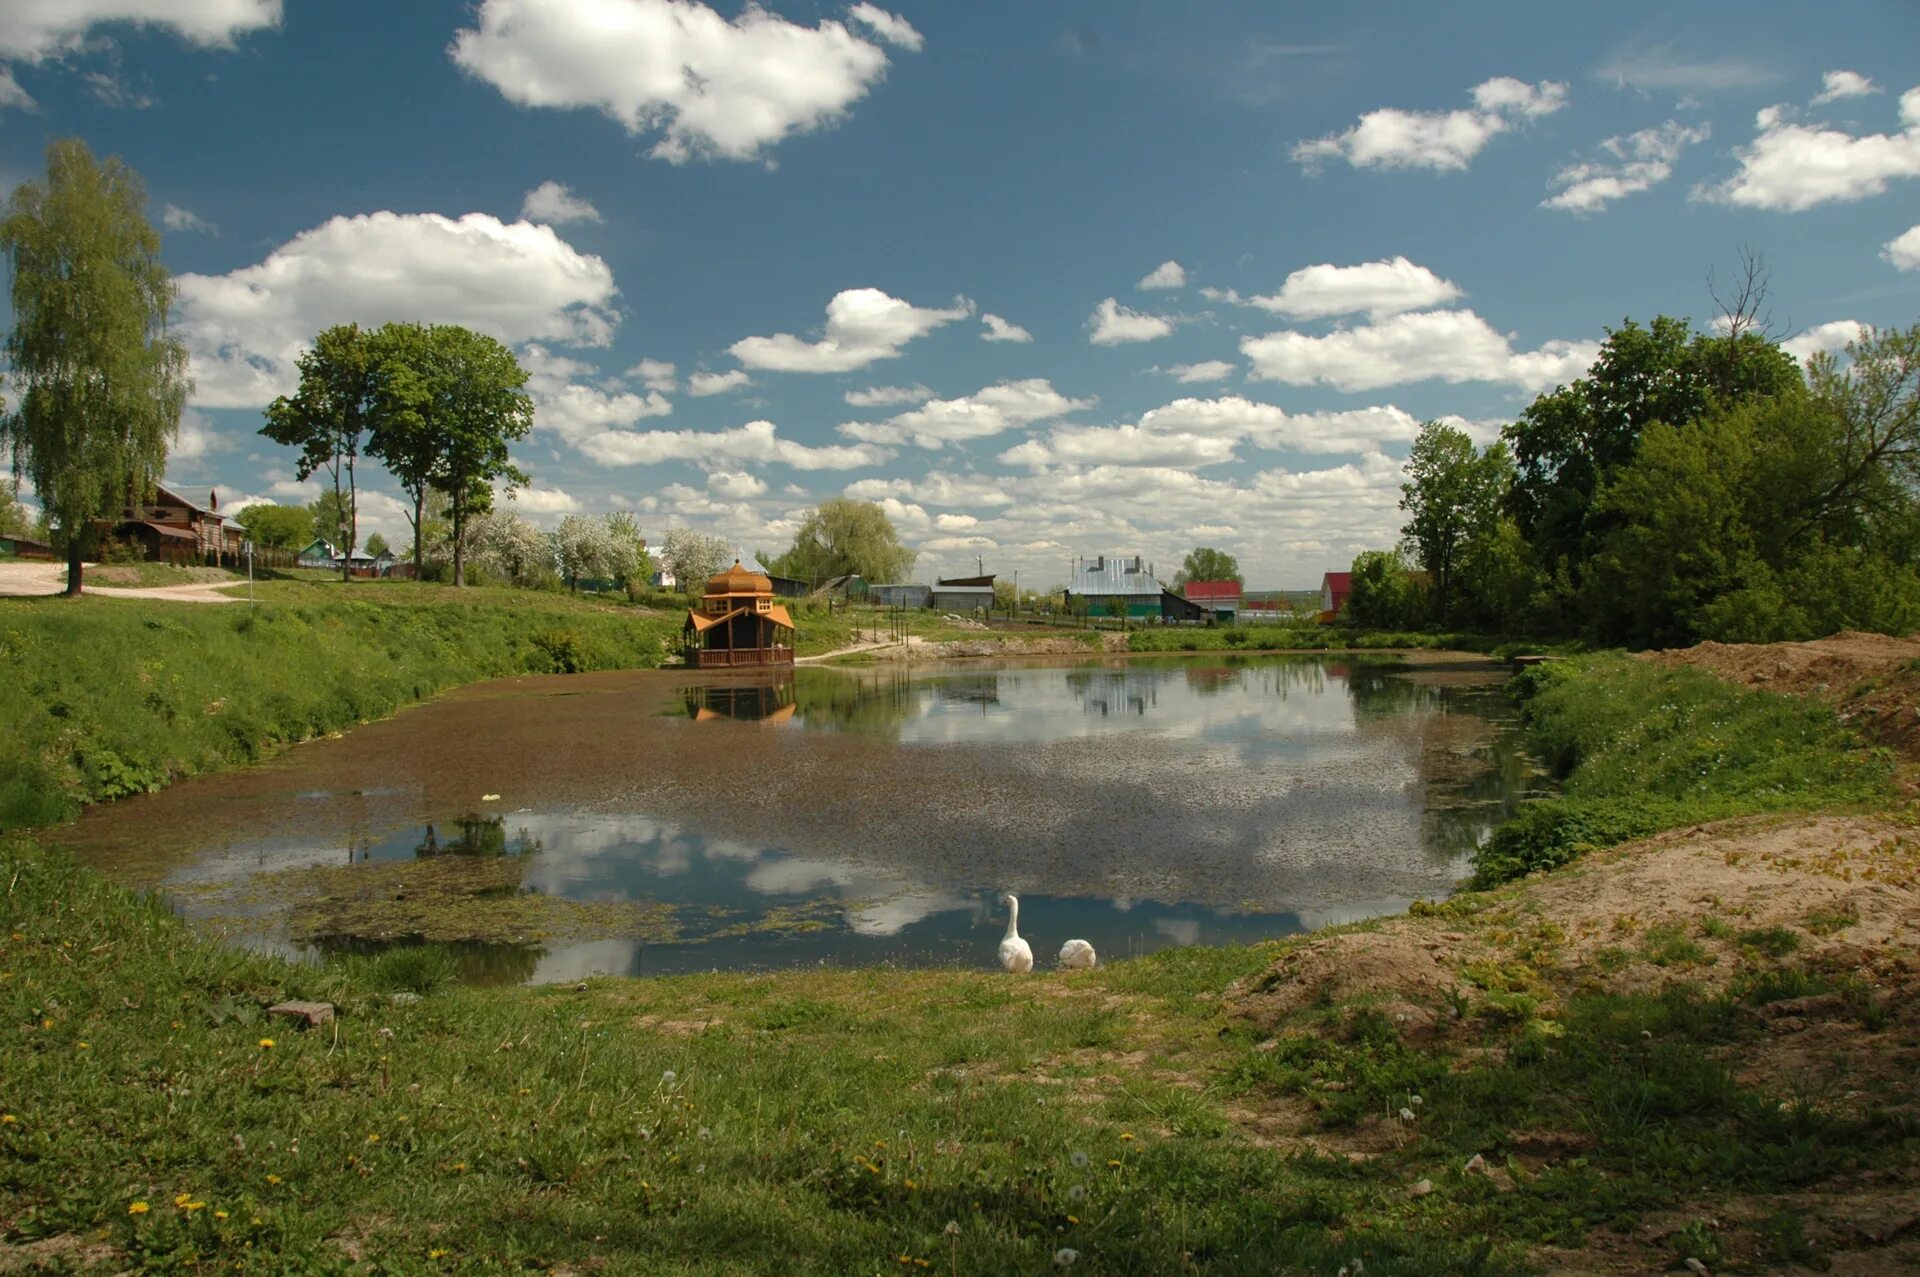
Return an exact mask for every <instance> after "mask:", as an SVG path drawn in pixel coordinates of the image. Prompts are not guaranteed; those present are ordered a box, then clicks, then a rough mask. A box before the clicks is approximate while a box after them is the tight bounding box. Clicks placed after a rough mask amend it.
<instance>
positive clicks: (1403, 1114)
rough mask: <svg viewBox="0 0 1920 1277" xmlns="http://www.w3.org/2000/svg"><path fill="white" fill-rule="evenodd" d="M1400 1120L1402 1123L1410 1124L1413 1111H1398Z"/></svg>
mask: <svg viewBox="0 0 1920 1277" xmlns="http://www.w3.org/2000/svg"><path fill="white" fill-rule="evenodd" d="M1400 1120H1401V1121H1403V1122H1411V1121H1412V1120H1413V1110H1412V1109H1401V1110H1400Z"/></svg>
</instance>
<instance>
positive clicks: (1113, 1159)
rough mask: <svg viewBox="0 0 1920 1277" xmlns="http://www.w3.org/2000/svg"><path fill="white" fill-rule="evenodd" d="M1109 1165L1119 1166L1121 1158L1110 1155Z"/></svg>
mask: <svg viewBox="0 0 1920 1277" xmlns="http://www.w3.org/2000/svg"><path fill="white" fill-rule="evenodd" d="M1107 1165H1108V1166H1118V1165H1120V1159H1119V1158H1117V1157H1109V1158H1108V1159H1107Z"/></svg>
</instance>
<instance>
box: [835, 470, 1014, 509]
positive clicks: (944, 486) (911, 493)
mask: <svg viewBox="0 0 1920 1277" xmlns="http://www.w3.org/2000/svg"><path fill="white" fill-rule="evenodd" d="M846 493H847V495H848V496H850V497H852V498H854V499H855V500H857V501H878V500H880V499H881V498H883V497H888V496H899V497H905V498H907V499H908V500H912V501H922V502H925V503H926V504H928V505H942V506H948V507H961V508H965V509H980V508H985V507H991V506H1004V505H1011V504H1012V503H1013V501H1014V496H1013V494H1012V493H1010V492H1009V491H1007V485H1006V483H1005V482H1004V481H1003V480H1001V479H999V478H989V477H987V476H985V475H972V474H969V475H955V474H947V473H945V472H943V471H938V470H935V471H930V472H928V473H927V474H925V475H922V476H921V477H920V478H918V479H906V478H891V479H857V480H855V481H854V482H852V483H850V484H848V485H847V488H846Z"/></svg>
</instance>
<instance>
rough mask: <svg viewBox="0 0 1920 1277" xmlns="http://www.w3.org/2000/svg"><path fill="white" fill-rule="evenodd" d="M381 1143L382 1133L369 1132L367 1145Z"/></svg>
mask: <svg viewBox="0 0 1920 1277" xmlns="http://www.w3.org/2000/svg"><path fill="white" fill-rule="evenodd" d="M379 1142H380V1133H379V1132H378V1131H368V1132H367V1143H369V1144H378V1143H379Z"/></svg>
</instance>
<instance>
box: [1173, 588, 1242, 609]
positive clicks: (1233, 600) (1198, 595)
mask: <svg viewBox="0 0 1920 1277" xmlns="http://www.w3.org/2000/svg"><path fill="white" fill-rule="evenodd" d="M1180 592H1181V593H1182V594H1183V595H1185V596H1186V599H1187V601H1188V602H1189V603H1198V604H1199V605H1200V606H1201V607H1203V608H1206V609H1208V610H1209V611H1213V612H1233V613H1235V614H1238V613H1239V611H1240V582H1238V581H1189V582H1187V583H1186V584H1185V585H1183V586H1181V587H1180Z"/></svg>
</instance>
